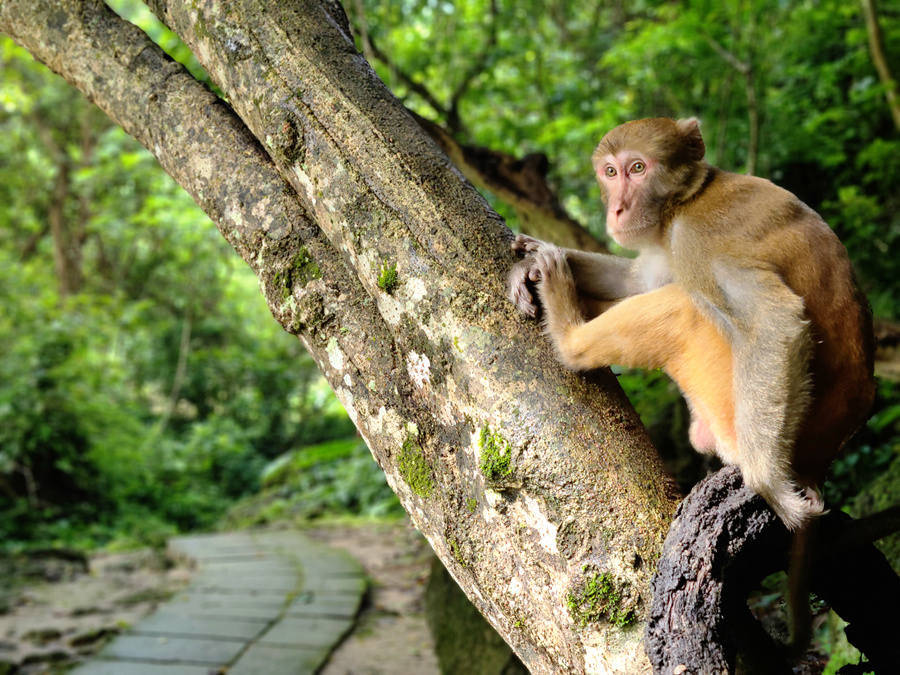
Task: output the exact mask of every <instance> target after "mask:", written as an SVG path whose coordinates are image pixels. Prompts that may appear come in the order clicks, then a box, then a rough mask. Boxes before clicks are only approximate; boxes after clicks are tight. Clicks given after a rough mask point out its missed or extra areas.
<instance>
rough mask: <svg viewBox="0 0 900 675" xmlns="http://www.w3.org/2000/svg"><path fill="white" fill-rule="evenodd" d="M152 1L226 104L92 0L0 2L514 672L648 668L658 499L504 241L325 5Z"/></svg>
mask: <svg viewBox="0 0 900 675" xmlns="http://www.w3.org/2000/svg"><path fill="white" fill-rule="evenodd" d="M150 4H151V5H152V6H153V8H154V9H155V11H156V12H157V13H158V14H159V15H160V16H161V17H162V18H163V20H164V21H165V22H166V23H167V24H168V25H169V26H170V27H171V28H173V29H174V30H175V31H176V32H177V33H178V34H179V35H180V36H181V37H182V38H183V39H184V40H185V42H186V43H187V44H188V45H189V46H190V47H191V49H192V50H193V51H194V53H195V54H196V56H197V57H198V59H199V60H200V61H201V63H202V64H203V65H204V67H205V68H206V69H207V72H209V73H210V75H211V76H212V78H213V80H214V81H215V82H216V83H217V85H218V86H219V87H220V88H221V90H222V91H223V92H224V93H225V95H226V96H227V97H228V100H229V103H230V106H231V107H229V105H226V104H225V103H223V102H222V101H220V100H219V99H217V98H216V97H215V96H214V95H213V94H212V93H210V92H209V91H208V90H207V89H206V88H204V87H203V86H202V85H200V84H199V83H197V82H196V81H195V80H194V79H193V78H191V76H190V75H189V74H187V73H186V72H185V71H184V69H183V68H181V66H179V65H178V64H175V63H173V62H172V61H171V60H169V59H168V58H167V57H165V55H163V54H162V53H161V52H160V50H159V49H158V48H156V47H155V46H154V45H153V44H152V43H150V42H149V40H148V39H147V38H146V36H144V35H143V34H142V33H141V32H140V31H138V30H137V29H136V28H134V27H133V26H130V25H128V24H126V23H125V22H123V21H122V20H121V19H119V18H118V17H116V16H115V15H114V14H113V13H112V12H111V11H110V10H109V9H108V8H107V7H106V6H105V5H103V4H102V3H100V2H99V1H98V0H58V1H56V2H52V3H51V2H37V3H35V2H34V0H0V30H3V31H5V32H7V33H9V34H10V35H11V36H12V37H13V38H14V39H15V40H17V41H18V42H20V43H21V44H23V45H24V46H25V47H26V48H28V49H29V50H31V51H32V53H33V54H35V56H36V57H37V58H39V59H41V60H42V61H44V62H45V63H47V64H48V65H49V66H50V67H51V68H52V69H53V70H55V71H56V72H58V73H60V74H61V75H63V77H65V78H66V79H67V80H69V81H70V82H71V83H73V84H74V85H75V86H76V87H78V88H79V89H80V90H81V91H82V92H84V93H85V94H86V95H87V96H88V98H89V99H91V100H92V101H94V102H95V103H97V105H99V106H100V107H101V108H102V109H103V110H104V111H106V112H107V114H109V115H110V117H112V118H113V119H114V120H115V121H116V122H118V123H119V124H121V125H122V126H123V127H125V129H126V130H127V131H128V132H129V133H132V134H133V135H135V136H136V137H137V138H138V139H139V140H140V141H141V142H142V143H143V144H144V145H146V146H147V147H148V148H149V149H150V150H151V151H152V152H153V153H154V154H155V155H156V156H157V157H158V158H159V160H160V163H161V164H162V165H163V168H164V169H166V171H168V172H169V173H170V174H172V175H173V177H175V179H176V180H178V181H179V182H180V183H181V184H182V185H183V186H184V187H185V189H187V190H188V192H190V193H191V194H192V196H194V198H195V199H196V200H197V202H198V204H200V206H201V207H202V208H203V209H204V210H205V211H206V212H207V213H208V214H209V215H210V216H211V217H212V219H213V220H214V221H215V222H216V224H217V226H218V227H219V229H220V231H221V232H222V234H223V235H224V236H225V237H226V238H227V239H228V241H229V242H231V244H232V245H233V246H234V247H235V249H236V250H237V251H238V253H239V254H240V255H241V256H242V257H243V258H244V260H246V261H247V262H248V263H249V264H250V265H251V267H252V268H253V269H254V270H255V272H256V273H257V275H258V276H259V278H260V282H261V288H262V290H263V293H264V294H265V296H266V300H267V302H268V304H269V307H270V308H271V310H272V313H273V315H274V316H275V317H276V319H278V320H279V321H280V322H281V324H282V325H283V326H284V327H285V328H286V329H287V330H289V331H290V332H292V333H295V334H297V335H298V336H299V337H300V339H301V340H302V341H303V343H304V344H305V345H306V347H307V348H308V349H309V351H310V353H311V354H312V355H313V358H314V359H315V360H316V362H317V363H318V365H319V367H320V368H321V369H322V371H323V373H324V374H325V376H326V377H327V378H328V380H329V382H330V383H331V385H332V387H333V388H334V390H335V392H336V394H337V395H338V397H339V399H340V400H341V402H342V403H343V404H344V406H345V407H346V409H347V411H348V413H349V414H350V416H351V417H352V419H353V421H354V422H355V424H356V425H357V427H358V428H359V430H360V433H361V434H362V435H363V437H364V438H365V439H366V441H367V443H368V445H369V447H370V449H371V450H372V453H373V455H374V457H375V459H376V461H377V462H378V463H379V465H380V466H381V467H382V468H383V469H384V471H385V474H386V476H387V479H388V482H389V484H390V485H391V487H392V488H393V489H394V491H395V492H396V493H397V494H398V496H399V497H400V500H401V502H402V503H403V505H404V507H405V508H406V509H407V511H408V512H409V513H410V516H411V518H412V519H413V522H414V523H415V524H416V526H417V527H418V528H419V529H420V530H421V531H422V532H423V534H424V535H425V536H426V537H427V538H428V540H429V542H430V543H431V545H432V547H433V548H434V549H435V552H436V553H437V554H438V556H439V557H440V558H441V560H442V562H443V563H444V565H445V566H446V567H447V569H448V570H449V571H450V573H451V574H452V575H453V577H454V578H455V579H456V581H457V582H458V583H459V585H460V586H461V587H462V588H463V590H464V591H465V592H466V594H467V595H468V596H469V598H470V599H471V600H472V602H473V603H474V604H475V605H476V607H478V608H479V610H480V611H481V612H482V613H483V614H484V615H485V616H486V617H487V618H488V620H489V621H490V622H491V623H492V624H493V625H494V627H495V628H496V629H497V630H498V631H499V632H500V634H501V635H502V636H503V637H504V638H505V639H506V640H507V642H509V643H510V645H512V646H513V648H514V649H515V650H516V652H517V654H518V655H519V657H520V658H521V659H522V660H523V662H524V663H525V664H526V665H527V666H528V667H529V669H531V670H532V672H538V673H540V672H560V671H566V672H629V673H639V672H644V671H646V670H648V669H649V663H648V661H647V657H646V656H645V655H644V652H643V646H642V633H643V630H642V627H643V625H644V623H645V621H646V617H647V611H648V607H649V604H650V585H649V582H650V578H651V576H652V574H653V572H654V570H655V567H656V560H657V558H658V555H659V551H660V547H661V544H662V541H663V538H664V536H665V533H666V530H667V528H668V524H669V521H670V518H671V515H672V511H673V507H674V495H673V490H672V487H671V484H670V482H669V481H668V479H667V478H666V477H665V475H664V473H663V470H662V467H661V464H660V462H659V460H658V458H657V456H656V454H655V452H654V451H653V449H652V447H651V445H650V443H649V441H648V439H647V437H646V434H645V433H644V431H643V428H642V427H641V425H640V422H639V420H638V418H637V416H636V415H635V414H634V412H633V410H632V409H631V408H630V406H629V405H628V403H627V401H626V399H625V398H624V396H623V395H622V393H621V391H620V390H619V389H618V387H617V386H616V385H615V382H614V378H612V377H611V375H610V374H609V373H608V372H606V371H604V372H601V373H597V374H595V375H592V376H590V377H587V378H585V377H582V376H579V375H575V374H572V373H567V372H565V371H564V370H563V369H562V368H561V367H559V366H558V365H557V363H556V362H555V359H554V357H553V354H552V353H551V351H550V349H549V348H548V346H547V345H546V343H545V341H544V339H543V337H542V336H541V335H540V333H539V331H538V329H537V327H536V326H535V325H534V324H533V323H531V322H528V321H525V320H523V319H521V318H519V317H517V316H516V315H515V313H514V311H513V309H512V307H511V306H510V305H509V304H508V303H507V302H506V300H505V292H504V285H505V276H506V273H507V271H508V269H509V267H510V265H511V263H512V262H513V259H512V255H511V254H510V252H509V242H510V239H511V234H510V233H509V231H508V230H507V229H506V228H505V227H504V226H503V224H502V222H500V220H499V219H498V218H497V216H496V214H494V213H493V212H492V211H491V210H490V209H489V208H488V207H487V205H486V203H485V202H484V200H483V199H482V198H481V197H480V196H479V195H478V194H477V193H476V192H475V191H474V189H473V188H472V187H471V186H470V185H468V184H467V183H466V182H465V181H464V180H462V179H461V177H460V175H459V173H458V171H456V170H455V169H454V168H453V167H452V165H451V164H450V163H449V161H448V160H447V158H446V157H445V156H444V155H443V154H442V153H441V152H440V150H439V149H438V147H437V146H436V145H435V144H434V142H433V141H432V140H431V139H430V138H428V137H427V136H426V135H425V134H424V133H423V132H422V130H421V128H420V127H419V126H418V125H417V124H416V123H415V121H414V120H413V119H412V118H411V117H410V116H409V115H408V114H407V113H406V112H405V111H404V110H403V108H402V106H401V105H400V104H399V102H398V101H396V100H395V99H394V98H393V97H392V96H391V95H390V94H389V92H387V90H386V89H385V88H384V86H383V85H382V83H381V82H380V81H378V79H377V77H376V76H375V75H374V73H373V71H372V70H371V68H370V67H369V65H368V64H367V63H366V62H365V61H364V59H362V57H361V56H360V55H359V54H358V53H357V52H356V50H355V48H354V47H353V43H352V40H351V39H350V37H349V30H348V26H347V23H346V18H345V16H344V14H343V11H342V10H341V8H340V7H339V6H338V5H336V4H334V3H333V2H329V1H328V0H321V1H319V2H313V1H310V2H304V3H267V2H262V1H261V0H237V1H235V2H232V3H229V4H228V5H227V6H223V5H221V3H217V2H212V1H211V0H209V1H205V0H200V1H199V2H197V1H195V2H180V1H174V0H173V1H172V2H169V3H165V2H159V1H158V2H151V3H150ZM257 139H259V140H257ZM392 267H393V268H394V269H396V273H397V279H396V282H395V283H393V284H389V283H386V278H385V276H384V275H383V274H382V271H383V270H385V269H389V268H392ZM379 281H381V283H380V284H379ZM601 578H602V579H603V580H604V582H605V588H607V589H608V592H607V593H606V594H605V595H603V594H601V595H600V596H599V597H598V596H597V595H596V594H595V595H591V593H590V592H589V591H590V589H591V588H593V586H591V584H592V582H596V581H597V580H598V579H601Z"/></svg>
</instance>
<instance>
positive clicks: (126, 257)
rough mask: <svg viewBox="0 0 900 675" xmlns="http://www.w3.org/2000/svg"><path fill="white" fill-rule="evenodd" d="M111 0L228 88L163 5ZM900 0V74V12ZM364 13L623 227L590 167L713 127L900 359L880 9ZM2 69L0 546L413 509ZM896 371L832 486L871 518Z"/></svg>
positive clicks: (199, 230)
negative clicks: (658, 129) (817, 245)
mask: <svg viewBox="0 0 900 675" xmlns="http://www.w3.org/2000/svg"><path fill="white" fill-rule="evenodd" d="M110 4H111V5H112V6H113V7H114V8H115V9H117V11H119V12H120V13H122V14H123V15H124V16H126V17H127V18H129V19H131V20H133V21H135V22H136V23H138V24H139V25H140V26H141V27H143V28H144V29H145V30H147V31H148V32H149V33H150V35H151V36H152V37H153V38H154V39H155V40H156V41H157V42H159V43H160V44H161V45H162V46H163V47H164V48H165V49H166V50H167V51H169V52H170V53H171V54H172V55H173V56H174V57H175V58H177V59H178V60H179V61H181V62H183V63H185V64H186V65H187V66H188V67H189V68H190V69H191V71H192V72H193V73H194V74H195V75H196V76H197V77H198V78H201V79H204V78H205V75H204V73H203V71H202V69H201V68H200V67H199V66H198V65H197V63H196V62H195V61H194V60H193V57H192V56H191V54H190V53H189V51H188V50H187V49H186V48H185V47H184V45H182V44H181V43H180V41H179V40H178V39H177V38H176V37H175V36H174V35H173V34H172V33H170V32H169V31H167V30H166V29H164V28H163V27H161V26H160V25H158V24H157V23H155V21H154V20H153V19H152V17H151V15H150V13H149V11H148V10H147V9H146V8H145V7H143V5H141V4H140V3H138V2H135V1H134V0H116V1H115V2H111V3H110ZM883 5H884V7H883V8H882V10H881V12H880V14H879V16H878V20H879V23H880V27H881V31H882V33H883V43H884V47H885V50H886V53H885V58H886V61H887V63H888V65H889V66H891V67H892V68H893V71H894V73H895V74H896V73H897V71H900V63H898V58H900V6H898V5H897V4H889V3H883ZM346 8H347V11H348V13H349V14H350V16H351V21H352V22H353V24H354V26H355V27H356V28H357V30H358V31H359V32H360V34H363V35H365V36H366V40H360V43H359V47H360V49H361V50H362V51H365V52H366V53H367V54H369V55H373V54H375V53H376V52H375V51H373V48H374V49H375V50H377V54H379V55H381V58H375V59H374V61H373V65H374V66H375V67H376V69H377V71H378V73H379V75H380V76H381V77H382V78H383V79H384V80H385V82H387V84H388V86H389V87H390V88H391V89H392V90H393V91H394V92H395V93H396V94H397V95H398V96H399V97H400V98H401V99H402V100H403V101H404V103H405V104H406V105H407V106H408V107H410V108H411V109H413V110H415V111H417V112H418V113H420V114H421V115H423V116H424V117H426V118H428V119H431V120H433V121H435V122H437V123H439V124H441V125H443V126H445V127H446V128H448V129H450V130H451V131H452V132H453V133H454V134H455V136H456V138H457V139H458V140H460V141H462V142H466V143H473V144H477V145H481V146H485V147H487V148H491V149H495V150H502V151H505V152H508V153H510V154H512V155H514V156H517V157H522V156H524V155H526V154H527V153H531V152H541V153H545V154H546V155H547V156H548V158H549V160H550V165H551V174H550V180H551V182H552V184H553V185H554V186H555V188H557V189H558V192H559V194H560V196H561V198H562V201H563V203H564V205H565V207H566V209H567V210H568V211H569V213H570V214H572V216H573V217H575V218H576V219H577V220H579V221H580V222H582V223H584V224H585V225H586V226H588V227H589V228H590V229H591V230H592V231H593V232H595V233H596V234H598V235H601V234H602V232H603V214H602V209H601V206H600V204H599V193H598V190H597V188H596V186H595V184H594V180H593V175H592V171H591V166H590V155H591V152H592V150H593V147H594V145H595V144H596V143H597V141H598V140H599V138H600V137H601V135H602V134H603V133H604V132H605V131H606V130H608V129H609V128H611V127H613V126H615V125H617V124H619V123H621V122H623V121H625V120H628V119H633V118H638V117H646V116H660V115H666V116H688V115H696V116H698V117H699V118H700V119H701V121H702V123H703V129H704V134H705V137H706V140H707V145H708V158H709V159H710V161H711V162H713V163H715V164H717V165H719V166H721V167H723V168H725V169H729V170H735V171H744V170H746V169H748V168H749V169H752V171H753V172H754V173H756V174H757V175H760V176H764V177H768V178H771V179H772V180H774V181H775V182H777V183H779V184H780V185H782V186H784V187H786V188H788V189H790V190H792V191H794V192H795V193H797V194H798V195H799V196H800V197H801V198H802V199H804V201H806V202H807V203H809V204H810V205H811V206H812V207H814V208H815V209H817V210H818V211H819V212H820V213H822V215H823V216H824V217H825V218H826V220H827V221H828V222H829V223H830V224H831V226H832V227H833V228H834V229H835V230H836V231H837V233H838V234H839V236H840V237H841V238H842V240H843V241H844V242H845V243H846V245H847V248H848V250H849V251H850V255H851V257H852V259H853V261H854V264H855V267H856V270H857V274H858V277H859V281H860V284H861V285H862V287H863V289H864V290H865V292H866V294H867V296H868V297H869V299H870V301H871V303H872V306H873V309H874V312H875V315H876V318H877V319H878V320H879V327H880V328H879V330H880V331H881V332H882V333H883V334H884V335H885V336H887V337H886V339H885V345H887V346H890V345H891V344H895V343H896V336H897V333H898V332H897V328H896V323H894V322H895V320H896V319H897V318H898V302H897V290H898V287H900V260H898V256H897V246H898V241H900V190H898V186H900V181H898V179H900V138H898V129H897V126H896V124H895V122H894V121H893V119H892V116H891V110H890V108H889V106H888V103H887V101H886V96H885V86H884V84H883V83H882V82H881V81H880V80H879V76H878V73H877V71H876V69H875V66H874V65H873V56H872V53H871V51H870V48H869V44H868V41H867V32H866V24H865V21H864V18H863V13H862V9H861V4H859V3H854V2H842V1H840V0H821V1H817V2H813V1H806V2H788V1H785V2H772V1H764V0H747V1H744V2H725V3H722V2H688V3H672V2H653V1H642V2H628V3H626V2H622V1H621V0H619V1H613V2H601V3H587V2H585V3H576V2H565V1H558V2H537V1H535V0H526V1H518V0H517V1H516V2H511V1H500V0H495V1H493V2H489V1H487V0H478V1H476V0H461V1H459V2H438V1H413V0H410V1H408V2H399V1H395V2H388V3H383V2H375V1H374V0H353V1H350V2H347V3H346ZM0 57H2V66H3V75H2V81H0V201H2V204H3V208H2V211H0V299H2V312H0V547H2V548H3V549H5V550H7V551H15V550H21V549H23V548H28V547H39V546H49V545H56V546H70V547H77V548H92V547H98V546H106V547H113V548H115V547H130V546H137V545H145V544H158V543H161V542H162V541H164V539H165V537H166V536H168V535H170V534H172V533H176V532H185V531H190V530H196V529H209V528H213V527H216V526H219V527H232V526H242V525H248V524H256V523H264V522H270V521H272V520H277V519H283V518H300V519H309V518H316V517H321V516H341V515H356V516H359V515H363V516H377V517H386V516H396V515H397V514H399V513H400V509H399V506H398V504H397V502H396V500H395V498H394V497H393V495H392V494H391V493H390V491H389V490H388V488H387V486H386V484H385V482H384V478H383V476H382V474H381V472H380V471H379V469H378V468H377V466H376V465H375V463H374V462H373V461H372V460H371V458H370V456H369V455H368V452H367V450H366V449H365V447H364V445H363V444H362V443H361V442H360V441H359V440H358V438H357V437H355V435H354V431H353V427H352V425H351V424H350V422H349V420H348V419H347V417H346V415H345V414H344V413H343V411H342V410H341V408H340V406H339V405H338V404H337V402H336V401H335V399H334V398H333V396H332V395H331V393H330V391H329V390H328V388H327V386H326V385H325V384H324V381H323V380H322V379H321V378H320V377H319V375H318V374H317V371H316V369H315V366H314V364H313V362H312V360H311V359H310V358H309V357H308V356H307V355H306V354H305V352H304V351H303V349H302V347H301V345H300V344H299V343H298V342H297V341H296V340H295V339H293V338H292V337H290V336H289V335H287V334H285V333H283V332H282V331H281V329H280V327H279V326H278V325H277V324H276V323H275V321H273V320H272V319H271V317H270V316H269V315H268V311H267V309H266V307H265V305H264V303H263V300H262V298H261V296H260V294H259V292H258V289H257V284H256V280H255V278H254V277H253V275H252V273H251V272H250V271H249V270H248V269H246V268H245V267H244V266H243V265H242V263H241V262H240V261H239V260H238V258H237V256H236V255H235V254H234V253H233V252H232V251H231V250H230V249H229V248H228V246H227V245H226V243H225V242H224V241H223V240H222V238H221V237H220V236H219V234H218V233H217V231H216V230H215V228H214V227H213V226H212V225H211V223H210V222H209V221H208V220H207V219H206V217H205V216H204V214H203V213H202V212H201V211H200V210H199V209H198V208H197V207H196V206H195V205H194V204H193V202H192V201H191V200H190V198H189V197H187V196H186V195H185V194H184V193H183V192H182V191H181V190H180V188H178V187H177V186H176V185H175V184H174V183H173V182H172V181H171V179H169V178H168V176H166V175H165V174H164V173H163V172H162V171H161V170H160V169H159V167H158V166H157V164H156V162H155V160H154V159H153V158H152V157H151V156H150V154H149V153H148V152H146V151H145V150H143V149H142V148H141V147H139V146H138V145H137V144H136V143H135V142H134V141H133V140H132V139H130V138H129V137H128V136H126V135H125V134H124V132H122V131H121V130H120V129H119V128H118V127H116V126H114V125H113V124H112V123H111V122H110V121H109V120H107V119H106V118H105V117H104V116H103V115H102V114H101V113H99V112H98V111H97V110H95V109H94V108H93V107H92V106H91V105H90V104H88V103H87V102H86V101H85V100H84V99H83V98H82V97H81V96H80V95H79V94H78V93H77V92H75V91H74V90H73V89H71V88H70V87H68V86H67V85H66V84H65V83H64V82H63V81H62V80H61V79H59V78H58V77H56V76H54V75H52V74H51V73H49V72H48V71H47V70H46V69H45V68H44V67H43V66H41V65H40V64H37V63H35V62H34V61H33V60H32V59H31V57H30V56H29V55H28V54H27V52H25V51H24V50H22V49H20V48H18V47H17V46H15V45H14V44H13V43H12V42H11V41H10V40H9V39H8V38H5V37H2V38H0ZM423 87H424V88H425V89H427V90H428V94H425V93H424V92H423ZM488 198H489V199H491V202H492V204H493V205H494V206H495V207H496V208H497V209H498V210H499V211H500V212H501V213H502V214H503V215H505V216H506V217H507V218H508V221H509V223H510V225H511V226H512V227H517V223H516V220H515V216H514V214H513V212H512V210H511V209H510V208H509V207H508V205H506V204H504V203H502V202H500V201H498V200H497V199H495V198H494V197H493V196H491V195H488ZM891 340H893V343H892V342H891ZM879 358H880V359H882V361H883V363H881V364H880V366H879V369H880V372H881V371H882V369H883V372H884V373H885V374H886V375H885V376H884V377H882V378H881V380H880V385H879V398H878V401H877V404H876V408H875V412H874V415H873V417H872V419H871V420H870V422H869V423H868V425H867V427H866V428H865V429H864V430H863V432H862V433H861V434H860V435H859V437H858V438H857V440H856V441H855V442H854V444H853V446H852V448H850V450H849V452H848V453H847V454H846V455H845V456H844V458H842V459H841V460H840V461H839V462H838V463H837V465H836V467H835V470H834V473H833V478H832V479H831V481H830V482H829V484H828V486H827V497H828V499H829V500H830V501H831V503H832V504H833V505H835V506H844V507H846V508H848V509H849V510H851V511H853V512H854V513H864V512H867V511H871V510H873V509H875V508H879V507H884V506H887V505H889V504H890V502H891V500H892V499H894V498H895V495H896V494H897V493H898V490H897V487H896V486H897V485H898V482H900V481H898V474H900V462H898V461H897V458H898V454H900V445H898V420H900V397H898V387H897V383H896V380H895V379H892V378H891V377H889V376H887V374H889V373H890V372H894V373H896V372H897V369H896V365H892V354H891V353H890V350H889V349H884V350H882V352H880V355H879ZM892 368H893V370H892ZM620 381H621V382H622V384H623V385H624V386H625V388H626V389H627V391H628V392H629V394H630V395H631V397H632V400H633V401H634V402H635V404H636V406H637V407H638V409H639V412H640V413H641V415H642V417H643V419H644V420H645V422H646V423H647V425H648V427H649V428H650V429H651V432H652V433H653V436H654V439H655V440H656V442H657V444H658V446H659V447H660V448H661V450H662V451H663V452H664V453H665V456H666V458H667V461H668V462H669V465H670V467H671V468H672V470H673V471H674V472H675V473H676V475H677V477H678V479H679V482H680V483H681V485H682V487H685V488H687V487H689V486H690V484H691V483H692V482H693V481H694V480H696V479H697V478H698V477H699V476H701V475H702V473H703V472H704V471H705V469H706V468H707V467H706V466H705V465H704V464H703V463H702V460H701V459H700V458H699V457H698V456H697V455H696V454H695V453H693V452H691V451H690V449H689V448H688V447H687V441H686V414H685V410H684V406H683V403H681V401H680V399H679V396H678V393H677V390H676V389H675V388H674V386H673V385H672V384H671V383H670V382H669V381H668V380H667V379H666V378H664V377H663V376H661V375H660V374H659V373H636V372H624V373H622V374H621V376H620ZM892 545H893V546H894V549H893V555H894V556H895V558H894V559H895V561H896V555H897V545H896V540H894V544H892Z"/></svg>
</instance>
